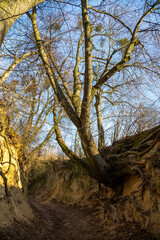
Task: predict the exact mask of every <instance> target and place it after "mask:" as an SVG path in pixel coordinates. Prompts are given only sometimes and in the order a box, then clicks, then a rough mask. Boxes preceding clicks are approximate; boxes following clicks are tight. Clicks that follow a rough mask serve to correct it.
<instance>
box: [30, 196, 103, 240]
mask: <svg viewBox="0 0 160 240" xmlns="http://www.w3.org/2000/svg"><path fill="white" fill-rule="evenodd" d="M30 204H31V206H32V208H33V209H34V210H35V211H36V212H37V213H38V214H39V215H40V216H41V218H42V219H44V221H45V223H46V226H47V228H48V236H47V237H46V239H47V240H54V239H56V240H82V239H85V240H91V239H92V240H103V239H105V238H106V234H105V231H104V229H103V227H102V226H101V227H100V226H99V222H96V221H94V219H92V218H91V215H92V213H91V211H90V210H89V209H88V208H84V207H80V206H76V205H68V204H64V203H58V202H57V201H56V200H52V201H51V202H49V203H48V202H41V201H39V200H37V199H35V198H32V197H30Z"/></svg>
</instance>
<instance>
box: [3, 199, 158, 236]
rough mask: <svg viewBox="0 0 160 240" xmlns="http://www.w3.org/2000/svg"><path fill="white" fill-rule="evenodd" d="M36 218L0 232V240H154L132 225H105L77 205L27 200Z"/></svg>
mask: <svg viewBox="0 0 160 240" xmlns="http://www.w3.org/2000/svg"><path fill="white" fill-rule="evenodd" d="M29 203H30V206H31V208H32V209H33V211H34V212H35V215H36V217H35V218H34V220H33V221H32V222H30V223H24V222H17V221H16V220H15V221H14V224H13V225H12V226H11V227H9V228H6V229H5V228H4V229H1V230H0V240H9V239H10V240H11V239H12V240H20V239H21V240H42V239H43V240H82V239H84V240H119V239H121V240H154V238H153V237H152V236H151V234H150V233H148V232H147V231H146V230H144V229H142V228H141V227H140V225H138V224H137V223H136V222H126V221H125V220H122V221H121V222H120V223H118V224H117V223H116V222H115V224H113V223H112V224H108V223H107V222H104V221H103V220H102V219H99V218H97V217H96V215H97V213H96V211H95V210H94V209H90V208H89V207H87V206H80V205H77V204H66V203H61V202H57V201H56V200H55V199H52V200H51V201H44V200H41V199H38V198H35V197H33V196H30V198H29Z"/></svg>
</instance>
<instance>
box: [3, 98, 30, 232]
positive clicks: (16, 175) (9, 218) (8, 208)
mask: <svg viewBox="0 0 160 240" xmlns="http://www.w3.org/2000/svg"><path fill="white" fill-rule="evenodd" d="M20 158H21V146H20V142H19V139H18V136H17V135H16V133H14V131H13V130H12V129H10V128H9V121H8V116H7V113H6V109H5V106H4V105H3V103H2V101H1V100H0V171H1V175H0V209H1V211H0V227H5V226H7V225H10V224H12V222H13V221H14V219H16V220H26V219H28V218H30V217H32V211H31V209H30V208H29V206H28V203H27V201H26V200H25V198H24V196H23V188H22V182H21V174H20V160H21V159H20ZM3 176H4V177H5V179H7V191H8V195H9V196H6V189H5V182H4V177H3Z"/></svg>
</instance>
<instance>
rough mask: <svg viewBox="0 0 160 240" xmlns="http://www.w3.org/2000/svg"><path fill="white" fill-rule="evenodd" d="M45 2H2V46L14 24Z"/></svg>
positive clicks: (18, 0)
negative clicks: (23, 15) (30, 10)
mask: <svg viewBox="0 0 160 240" xmlns="http://www.w3.org/2000/svg"><path fill="white" fill-rule="evenodd" d="M44 1H45V0H27V1H24V0H2V1H1V2H0V46H1V45H2V43H3V41H4V38H5V36H6V34H7V32H8V30H9V29H10V28H11V26H12V24H13V23H14V22H15V21H16V20H17V19H18V18H19V17H20V16H21V15H22V14H24V13H26V12H27V11H28V10H29V9H31V8H32V7H34V6H36V5H38V4H40V3H42V2H44Z"/></svg>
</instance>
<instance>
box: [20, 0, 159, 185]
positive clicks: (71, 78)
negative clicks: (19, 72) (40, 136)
mask: <svg viewBox="0 0 160 240" xmlns="http://www.w3.org/2000/svg"><path fill="white" fill-rule="evenodd" d="M55 2H57V4H58V6H59V8H60V9H61V10H62V12H63V11H64V9H62V8H61V5H59V4H60V1H55ZM104 2H105V3H107V1H104ZM159 3H160V1H159V0H158V1H155V2H154V3H152V4H151V3H149V2H146V4H145V5H144V6H145V7H144V9H142V8H141V9H139V11H138V10H137V12H136V10H135V13H136V14H137V17H136V18H135V19H134V21H133V23H130V21H129V19H130V17H131V15H129V14H127V12H126V11H124V10H123V11H122V9H121V8H122V7H124V6H122V5H123V4H122V5H121V7H118V8H117V6H116V7H115V8H113V10H112V9H109V8H108V9H107V10H104V9H102V7H103V6H104V5H103V6H102V5H100V6H99V8H95V7H92V6H88V1H87V0H81V5H80V4H79V3H78V5H76V7H77V8H79V7H80V8H81V17H80V16H79V12H78V14H77V16H78V18H79V19H78V20H77V19H76V27H75V26H74V27H73V23H71V21H70V20H69V21H68V22H67V19H66V18H67V14H63V17H64V19H63V23H62V25H63V24H64V25H65V26H62V29H63V31H65V32H66V33H67V34H66V36H63V38H61V41H57V45H54V41H52V40H53V38H57V39H58V40H59V36H60V35H61V34H62V32H61V31H60V32H59V34H57V36H52V28H51V27H50V28H48V29H50V31H48V32H47V33H46V34H45V33H44V32H45V30H46V29H45V27H44V28H43V27H42V25H41V27H42V29H43V30H44V31H43V32H40V28H39V27H38V24H39V23H37V19H39V16H38V17H37V18H36V14H37V12H36V7H34V8H33V9H32V12H31V11H30V12H27V16H28V17H29V19H30V20H31V22H32V26H33V32H34V36H35V43H36V46H35V45H34V47H33V46H32V47H33V48H34V50H35V51H36V53H37V51H38V53H39V55H40V58H41V61H42V63H43V68H44V69H45V72H46V75H47V77H48V79H49V81H50V84H51V86H52V89H53V90H54V101H53V105H52V107H53V117H54V129H55V133H56V139H57V142H58V143H59V145H60V146H61V148H62V150H63V152H64V153H65V154H66V155H67V156H68V157H69V158H71V159H72V160H73V161H75V162H76V163H78V164H79V165H80V166H82V167H83V168H84V169H85V170H86V171H87V172H88V174H89V175H90V176H91V177H92V178H94V179H97V180H98V181H99V182H101V183H103V184H105V185H107V186H110V187H112V188H116V186H117V184H118V182H120V180H121V177H123V176H124V175H126V174H133V171H134V173H135V172H137V171H140V170H137V169H139V166H144V164H145V163H141V162H140V161H141V157H142V156H143V155H144V153H145V152H147V151H149V148H146V149H145V151H144V150H143V151H141V149H142V148H141V146H144V145H145V143H146V141H148V140H149V139H150V138H151V137H152V136H153V135H154V136H156V140H155V141H154V143H153V145H154V144H155V143H156V141H158V139H159V135H158V134H159V128H158V129H155V130H154V132H153V134H151V135H150V136H149V137H148V138H147V139H145V140H143V141H142V142H140V144H139V145H138V146H137V147H136V148H133V149H132V150H131V151H126V152H125V153H119V154H114V155H110V154H109V152H107V151H106V149H105V141H104V140H105V128H104V127H103V123H104V120H105V119H104V118H105V116H104V114H103V111H102V109H103V108H105V114H106V112H107V107H106V106H105V103H106V102H107V104H109V105H112V106H115V108H117V109H118V106H119V104H122V105H127V106H133V108H135V109H136V108H137V106H139V104H138V105H136V101H137V99H138V98H140V97H141V96H140V95H142V94H143V87H144V85H145V84H146V83H147V81H148V82H149V81H151V80H154V77H155V76H156V77H158V76H159V75H158V74H159V73H158V70H159V65H158V64H157V62H158V60H159V59H158V57H157V58H155V60H154V57H155V56H156V54H155V52H154V50H153V51H148V49H147V47H148V45H147V43H148V42H149V44H150V40H149V39H150V38H149V37H150V36H151V35H152V32H156V29H154V28H153V27H152V31H149V29H148V25H147V24H146V22H145V23H144V21H146V19H147V20H148V18H149V16H150V15H151V14H152V13H154V14H155V15H154V16H156V14H157V12H156V11H159ZM63 4H65V5H64V6H67V7H66V9H67V10H66V11H67V13H68V14H69V13H70V12H71V9H70V8H69V7H68V6H70V5H68V4H67V3H65V1H63ZM69 4H71V2H69ZM71 6H72V4H71ZM74 7H75V5H74ZM142 7H143V4H142ZM130 14H131V13H130ZM69 16H70V15H69ZM95 16H98V17H97V18H96V17H95ZM68 18H69V17H68ZM132 18H133V17H132ZM153 19H154V17H153ZM154 20H155V19H154ZM127 22H128V23H127ZM143 23H144V24H143ZM69 24H70V26H71V27H70V28H69V26H68V25H69ZM55 26H56V25H54V26H53V27H55ZM56 28H57V29H58V30H61V23H59V24H58V25H57V26H56ZM49 33H50V34H49ZM71 33H73V35H74V38H73V39H72V37H71ZM150 34H151V35H150ZM152 36H153V35H152ZM72 40H73V41H72ZM147 40H148V41H147ZM105 42H107V44H106V46H105V48H107V50H106V49H105V48H104V46H103V44H104V43H105ZM146 46H147V47H146ZM68 49H69V50H68ZM67 50H68V51H67ZM75 53H76V54H75ZM58 54H61V59H60V58H58V57H57V55H58ZM24 56H25V55H24ZM22 60H23V59H22ZM67 60H69V61H68V63H67V64H66V62H67ZM71 69H72V70H71ZM146 73H150V76H152V75H154V77H153V78H151V80H149V79H147V77H148V75H146ZM142 75H144V78H145V81H142V80H143V78H142ZM153 84H155V82H153ZM140 88H141V90H142V91H141V92H140ZM154 89H155V88H154ZM135 93H136V94H135ZM30 94H32V91H31V92H30ZM33 97H34V94H33ZM102 100H103V102H102ZM94 106H95V108H96V114H95V115H96V118H97V128H98V137H97V136H94V134H93V127H94V123H93V124H92V122H94V121H92V116H93V115H94V113H95V111H94V110H93V108H94ZM104 106H105V107H104ZM31 108H32V107H31ZM60 108H62V109H63V110H64V111H65V113H66V116H68V118H69V120H70V122H71V124H72V125H71V126H74V128H76V129H77V131H78V134H79V138H80V140H81V145H82V147H83V151H84V154H85V157H84V158H82V157H81V156H79V155H77V154H76V153H75V152H74V151H72V150H71V149H70V148H69V147H68V146H67V144H66V143H65V141H64V139H63V137H62V135H63V132H62V131H61V128H60V126H59V119H60V115H61V111H60V110H59V109H60ZM94 120H95V119H94ZM28 126H31V123H29V124H28ZM117 126H118V124H117ZM116 131H118V128H117V129H116ZM97 139H98V141H97ZM97 142H98V146H97ZM104 149H105V150H104ZM135 156H138V159H139V161H134V158H135Z"/></svg>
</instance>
